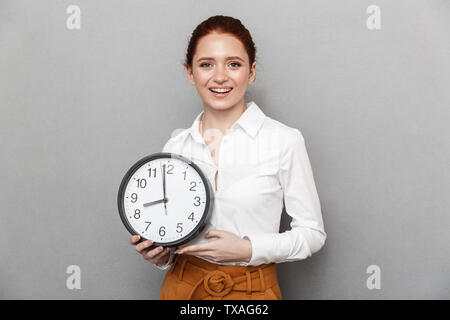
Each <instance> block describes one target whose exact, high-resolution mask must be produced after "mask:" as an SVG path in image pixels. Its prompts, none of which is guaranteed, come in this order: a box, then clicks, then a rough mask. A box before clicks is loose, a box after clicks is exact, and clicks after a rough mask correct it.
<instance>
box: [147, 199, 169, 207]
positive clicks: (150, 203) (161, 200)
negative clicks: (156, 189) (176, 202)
mask: <svg viewBox="0 0 450 320" xmlns="http://www.w3.org/2000/svg"><path fill="white" fill-rule="evenodd" d="M161 202H164V203H166V202H167V201H166V198H164V199H160V200H156V201H152V202H147V203H144V204H143V206H144V207H148V206H151V205H154V204H157V203H161Z"/></svg>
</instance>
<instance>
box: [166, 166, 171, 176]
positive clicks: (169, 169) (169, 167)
mask: <svg viewBox="0 0 450 320" xmlns="http://www.w3.org/2000/svg"><path fill="white" fill-rule="evenodd" d="M167 168H168V170H167V172H166V173H167V174H173V172H172V170H173V164H169V165H167Z"/></svg>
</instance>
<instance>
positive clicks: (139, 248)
mask: <svg viewBox="0 0 450 320" xmlns="http://www.w3.org/2000/svg"><path fill="white" fill-rule="evenodd" d="M152 244H153V241H152V240H147V241H143V242H141V243H139V244H138V245H137V246H136V251H137V252H139V253H142V250H144V249H147V248H148V247H150V246H151V245H152Z"/></svg>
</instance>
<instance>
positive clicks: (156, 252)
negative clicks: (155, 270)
mask: <svg viewBox="0 0 450 320" xmlns="http://www.w3.org/2000/svg"><path fill="white" fill-rule="evenodd" d="M162 253H164V248H163V247H157V248H155V249H152V250H149V251H147V252H146V253H145V254H144V255H143V256H144V258H145V259H147V260H149V259H157V258H158V257H159V255H160V254H162Z"/></svg>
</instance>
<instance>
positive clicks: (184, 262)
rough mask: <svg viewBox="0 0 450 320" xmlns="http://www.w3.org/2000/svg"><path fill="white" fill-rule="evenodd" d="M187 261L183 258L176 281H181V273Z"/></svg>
mask: <svg viewBox="0 0 450 320" xmlns="http://www.w3.org/2000/svg"><path fill="white" fill-rule="evenodd" d="M186 262H187V259H186V258H184V259H183V262H182V263H181V269H180V272H179V273H178V281H181V279H183V271H184V267H185V265H186Z"/></svg>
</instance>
